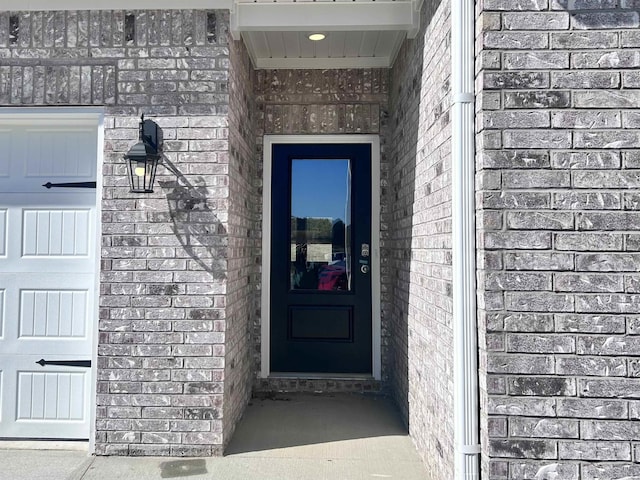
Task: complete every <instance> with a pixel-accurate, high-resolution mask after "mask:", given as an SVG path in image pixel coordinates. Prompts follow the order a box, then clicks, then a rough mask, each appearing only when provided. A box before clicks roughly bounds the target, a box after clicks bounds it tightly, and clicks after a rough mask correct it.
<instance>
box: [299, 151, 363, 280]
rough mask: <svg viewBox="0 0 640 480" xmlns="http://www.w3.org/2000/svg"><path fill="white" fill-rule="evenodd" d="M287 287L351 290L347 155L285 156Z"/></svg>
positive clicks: (349, 167)
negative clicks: (287, 178) (288, 159)
mask: <svg viewBox="0 0 640 480" xmlns="http://www.w3.org/2000/svg"><path fill="white" fill-rule="evenodd" d="M290 214H291V244H290V248H291V255H290V259H291V260H290V283H289V287H290V289H291V290H331V291H350V290H351V165H350V161H349V160H333V159H331V160H310V159H294V160H292V161H291V212H290Z"/></svg>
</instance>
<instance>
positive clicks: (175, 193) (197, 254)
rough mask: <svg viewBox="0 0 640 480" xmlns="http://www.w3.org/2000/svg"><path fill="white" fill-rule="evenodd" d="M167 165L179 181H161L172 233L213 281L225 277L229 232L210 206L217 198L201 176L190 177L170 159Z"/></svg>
mask: <svg viewBox="0 0 640 480" xmlns="http://www.w3.org/2000/svg"><path fill="white" fill-rule="evenodd" d="M163 164H164V166H165V167H166V168H167V169H168V170H169V171H170V172H172V173H173V174H174V175H175V176H176V177H177V178H176V180H173V181H161V182H159V183H160V186H161V187H162V190H163V191H164V192H165V194H166V196H167V203H168V205H169V216H170V218H171V222H172V230H173V233H174V234H175V236H176V238H177V239H178V241H179V242H180V245H181V246H182V248H183V249H184V251H185V252H186V253H187V254H188V255H189V257H191V259H193V261H194V262H195V263H196V264H197V265H198V266H199V267H200V268H201V269H202V270H204V271H206V272H209V273H211V274H212V276H213V278H214V279H224V278H226V269H227V266H226V257H227V230H226V228H225V226H224V225H223V224H222V222H221V221H220V220H219V218H218V212H216V211H215V209H213V208H212V207H211V205H210V202H211V199H212V198H214V196H213V195H212V192H211V191H210V189H209V188H208V186H207V184H206V181H205V179H204V178H203V177H202V176H193V177H189V178H187V177H186V176H185V175H183V174H182V173H181V172H180V170H178V168H177V167H176V166H175V165H174V164H173V163H172V162H171V161H169V160H168V159H167V158H163Z"/></svg>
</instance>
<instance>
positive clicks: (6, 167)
mask: <svg viewBox="0 0 640 480" xmlns="http://www.w3.org/2000/svg"><path fill="white" fill-rule="evenodd" d="M12 143H13V142H12V140H11V130H8V129H0V152H8V153H11V148H12ZM12 157H13V156H12V155H9V158H3V159H2V162H0V178H2V177H9V173H10V172H11V163H12Z"/></svg>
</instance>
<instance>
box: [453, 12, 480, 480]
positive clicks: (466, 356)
mask: <svg viewBox="0 0 640 480" xmlns="http://www.w3.org/2000/svg"><path fill="white" fill-rule="evenodd" d="M451 21H452V31H451V51H452V63H453V64H452V72H451V75H452V89H453V90H452V94H453V106H452V117H451V120H452V135H451V142H452V149H451V156H452V158H451V161H452V167H451V169H452V183H453V185H452V190H453V192H452V194H453V198H452V210H453V212H452V234H453V335H454V373H453V376H454V379H453V381H454V428H455V437H454V438H455V479H456V480H471V479H474V480H475V479H478V478H479V476H480V473H479V471H480V468H479V464H480V462H479V457H480V445H479V440H478V437H479V431H478V430H479V429H478V416H479V408H478V340H477V328H476V327H477V324H476V262H475V255H476V250H475V234H476V231H475V202H474V196H475V181H474V177H475V135H474V132H475V126H474V122H475V118H474V62H475V56H474V40H475V39H474V36H475V32H474V25H475V2H474V0H453V1H452V4H451Z"/></svg>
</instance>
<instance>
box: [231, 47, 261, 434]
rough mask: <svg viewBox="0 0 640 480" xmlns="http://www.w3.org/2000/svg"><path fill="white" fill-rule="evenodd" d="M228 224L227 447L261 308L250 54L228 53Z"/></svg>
mask: <svg viewBox="0 0 640 480" xmlns="http://www.w3.org/2000/svg"><path fill="white" fill-rule="evenodd" d="M229 54H230V55H229V62H230V68H229V96H230V98H229V177H228V178H229V191H230V195H229V223H228V232H227V234H228V241H229V245H228V256H227V291H226V293H227V304H226V330H225V351H226V358H225V375H224V381H225V399H224V406H225V408H224V418H223V420H224V434H225V443H227V442H228V441H229V440H230V439H231V434H232V433H233V430H234V429H235V426H236V423H237V421H238V420H239V419H240V416H241V415H242V412H243V411H244V409H245V407H246V405H247V402H248V401H249V398H250V397H251V391H252V387H253V383H254V381H253V379H254V376H255V368H256V365H255V362H254V361H253V360H254V358H253V348H254V344H253V339H252V333H253V325H254V323H255V318H256V313H257V309H258V306H259V304H260V290H259V289H258V288H257V285H259V279H260V268H259V265H260V258H259V257H257V255H258V251H257V243H258V239H259V238H260V229H261V226H260V218H259V216H258V205H260V204H261V203H262V199H261V198H260V196H259V195H258V186H257V184H256V179H257V178H258V166H257V159H256V155H255V131H254V123H255V117H256V113H255V112H256V106H255V102H254V95H253V84H254V83H255V72H254V70H253V66H252V65H251V60H250V58H249V54H248V53H247V49H246V48H245V46H244V44H243V43H241V42H232V43H231V44H230V52H229Z"/></svg>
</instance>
